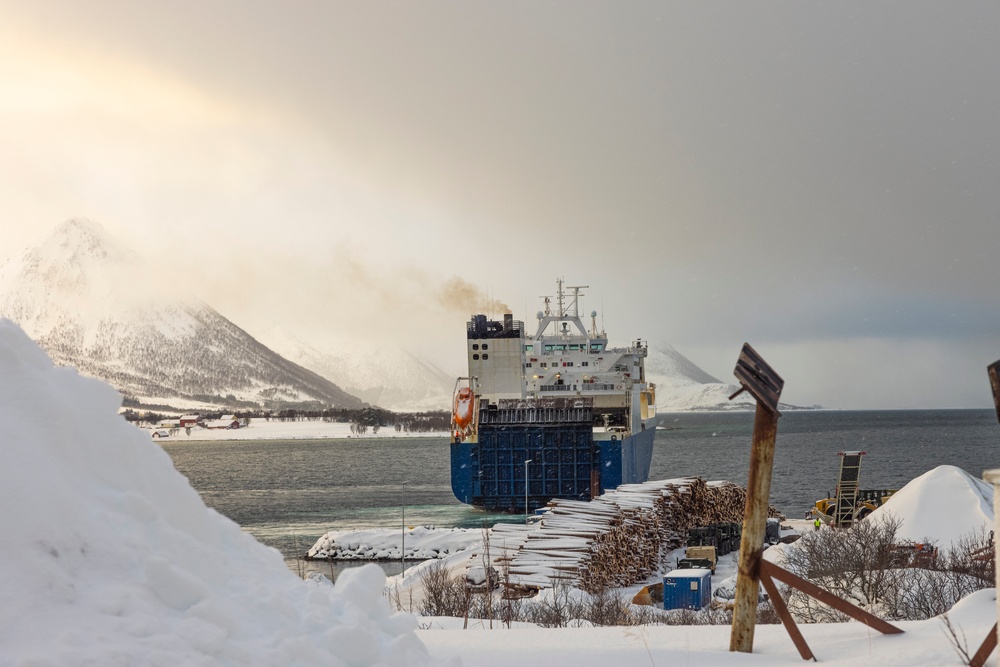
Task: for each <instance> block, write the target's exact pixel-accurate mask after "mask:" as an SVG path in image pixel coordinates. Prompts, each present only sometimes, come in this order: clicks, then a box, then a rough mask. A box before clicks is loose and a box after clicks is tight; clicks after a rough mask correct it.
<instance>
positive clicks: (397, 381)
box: [252, 323, 455, 412]
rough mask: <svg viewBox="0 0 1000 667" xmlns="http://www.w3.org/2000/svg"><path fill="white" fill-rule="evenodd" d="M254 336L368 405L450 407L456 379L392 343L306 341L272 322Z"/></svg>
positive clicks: (414, 409) (407, 408)
mask: <svg viewBox="0 0 1000 667" xmlns="http://www.w3.org/2000/svg"><path fill="white" fill-rule="evenodd" d="M252 333H253V335H254V337H255V338H257V340H259V341H261V342H262V343H264V344H265V345H267V346H268V347H269V348H271V349H272V350H274V351H275V352H277V353H278V354H280V355H281V356H283V357H285V358H286V359H289V360H291V361H294V362H295V363H297V364H299V365H300V366H303V367H305V368H308V369H309V370H311V371H313V372H315V373H317V374H319V375H321V376H323V377H325V378H326V379H328V380H330V381H331V382H336V383H337V385H338V386H340V387H342V388H343V389H344V391H346V392H347V393H349V394H351V395H352V396H357V397H358V398H360V399H361V400H363V401H364V402H366V403H370V404H372V405H377V406H379V407H382V408H386V409H387V410H394V411H396V412H425V411H431V410H448V409H450V406H451V397H452V392H453V391H454V388H455V378H453V377H451V376H449V375H447V374H446V373H445V372H444V371H442V370H441V369H439V368H438V367H437V366H435V365H434V364H432V363H430V362H427V361H424V360H422V359H419V358H418V357H416V356H414V355H413V354H411V353H410V352H407V351H406V350H403V349H400V348H398V347H395V346H393V345H389V344H380V343H376V342H372V341H369V340H356V339H346V338H342V337H339V336H337V335H335V334H330V335H329V336H328V337H327V338H326V339H325V340H324V341H323V342H322V343H319V342H314V343H309V342H306V341H305V340H303V339H302V338H301V337H299V336H295V335H293V334H292V333H290V332H289V331H287V330H285V329H284V328H283V327H281V326H280V325H278V324H276V323H274V324H271V325H270V326H267V327H262V328H260V329H254V330H253V331H252Z"/></svg>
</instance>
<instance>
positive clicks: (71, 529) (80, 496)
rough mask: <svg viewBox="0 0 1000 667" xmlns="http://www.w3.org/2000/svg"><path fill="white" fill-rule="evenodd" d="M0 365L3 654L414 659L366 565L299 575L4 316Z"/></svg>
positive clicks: (409, 632) (375, 574)
mask: <svg viewBox="0 0 1000 667" xmlns="http://www.w3.org/2000/svg"><path fill="white" fill-rule="evenodd" d="M0 377H2V378H3V382H2V383H0V443H3V450H2V451H3V454H2V456H3V465H2V466H0V508H2V509H0V534H2V535H3V540H2V541H0V590H2V591H3V598H4V599H3V604H2V605H0V665H20V664H32V665H55V664H59V665H111V664H136V665H169V666H170V667H174V666H176V665H241V666H242V665H283V666H284V665H317V664H324V665H345V664H346V665H372V664H384V665H407V666H411V665H414V664H418V665H419V664H427V662H428V656H427V653H426V650H425V649H424V647H423V645H422V644H421V642H420V641H419V640H418V639H417V638H416V635H415V634H414V632H413V630H414V629H415V627H416V621H415V620H414V618H413V617H411V616H409V615H403V614H393V613H392V612H391V611H390V607H389V604H388V602H387V601H386V600H385V598H384V597H383V596H382V589H383V586H384V583H385V576H384V574H383V573H382V571H381V570H380V569H379V568H378V567H377V566H374V565H370V566H366V567H362V568H357V569H355V570H352V571H351V572H348V573H344V574H343V575H341V577H340V578H339V580H338V582H337V585H336V587H333V586H329V585H324V584H322V583H314V582H308V583H307V582H303V581H301V580H299V579H298V578H296V577H295V576H294V575H293V574H292V573H291V572H289V570H288V568H287V567H286V566H285V564H284V562H283V560H282V558H281V555H280V554H279V553H278V552H277V551H275V550H273V549H270V548H267V547H264V546H262V545H260V544H259V543H257V542H256V541H255V540H254V539H253V538H251V537H250V536H249V535H247V534H246V533H244V532H243V531H241V530H240V528H239V526H237V525H236V524H235V523H233V522H232V521H230V520H228V519H226V518H224V517H222V516H221V515H219V514H218V513H216V512H215V511H213V510H210V509H208V508H206V506H205V505H204V503H202V501H201V499H200V497H199V496H198V494H197V493H196V492H195V491H194V490H193V489H192V488H191V487H190V485H189V484H188V482H187V480H186V479H185V478H184V477H183V476H182V475H180V474H179V473H177V471H176V470H175V469H174V467H173V465H172V463H171V461H170V458H169V457H168V456H167V455H166V454H165V453H164V452H163V451H162V450H161V449H160V448H159V447H157V446H156V445H155V444H154V443H153V442H152V441H151V440H150V438H149V435H148V434H145V433H143V432H141V431H139V430H137V429H136V428H134V427H133V426H130V425H129V424H127V423H126V422H125V421H124V420H123V419H122V418H121V417H120V416H119V415H118V414H117V409H118V407H119V405H120V400H121V399H120V396H119V395H118V393H117V392H116V391H114V390H113V389H111V388H110V387H109V386H107V385H105V384H103V383H101V382H99V381H96V380H92V379H88V378H84V377H81V376H79V375H78V374H77V373H76V371H74V370H72V369H69V368H60V367H55V366H53V364H52V363H51V361H50V360H49V359H48V357H47V356H46V355H45V353H44V352H42V351H41V349H39V348H38V346H36V345H35V344H34V343H33V342H31V341H30V340H29V339H28V337H27V336H26V335H25V334H24V333H23V332H22V331H21V330H20V329H18V328H17V327H16V326H15V325H13V324H12V323H11V322H9V321H6V320H3V321H0Z"/></svg>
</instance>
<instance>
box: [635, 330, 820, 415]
mask: <svg viewBox="0 0 1000 667" xmlns="http://www.w3.org/2000/svg"><path fill="white" fill-rule="evenodd" d="M646 378H647V379H648V380H650V381H651V382H655V383H656V409H657V410H658V411H660V412H692V411H713V412H730V411H746V410H753V409H755V408H756V405H757V404H756V401H755V400H754V398H753V396H752V395H751V394H750V393H749V392H743V393H742V394H740V395H739V396H737V397H735V398H733V399H732V400H730V398H729V397H730V396H732V395H733V394H735V393H736V392H737V391H739V389H740V385H739V384H736V383H727V382H721V381H720V380H718V379H716V378H714V377H712V376H711V375H709V374H708V373H706V372H705V371H703V370H702V369H701V368H699V367H698V366H697V365H696V364H695V363H694V362H692V361H691V360H690V359H688V358H687V357H685V356H684V355H683V354H681V353H680V352H678V351H677V350H675V349H674V348H673V346H671V345H668V344H665V343H662V344H660V345H651V346H650V348H649V354H648V355H647V357H646ZM778 407H779V409H781V410H801V409H805V408H800V407H798V406H794V405H789V404H787V403H779V404H778ZM814 407H817V406H814Z"/></svg>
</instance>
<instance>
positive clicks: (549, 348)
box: [545, 345, 555, 352]
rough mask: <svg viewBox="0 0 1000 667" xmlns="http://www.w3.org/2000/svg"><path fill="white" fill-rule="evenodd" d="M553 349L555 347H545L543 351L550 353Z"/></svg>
mask: <svg viewBox="0 0 1000 667" xmlns="http://www.w3.org/2000/svg"><path fill="white" fill-rule="evenodd" d="M553 349H555V345H546V346H545V351H546V352H551V351H552V350H553Z"/></svg>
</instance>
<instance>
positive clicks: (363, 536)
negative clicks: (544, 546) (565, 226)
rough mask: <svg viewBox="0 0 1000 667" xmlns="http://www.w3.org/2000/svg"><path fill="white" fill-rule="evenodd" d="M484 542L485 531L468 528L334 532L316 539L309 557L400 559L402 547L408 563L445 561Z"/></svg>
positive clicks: (426, 527)
mask: <svg viewBox="0 0 1000 667" xmlns="http://www.w3.org/2000/svg"><path fill="white" fill-rule="evenodd" d="M482 541H483V531H482V530H479V529H468V528H433V527H430V526H416V527H412V526H410V527H408V528H407V530H406V534H405V536H404V535H403V533H402V528H399V529H396V530H390V529H387V528H372V529H370V530H350V531H337V530H331V531H330V532H328V533H327V534H326V535H323V536H322V537H321V538H319V539H318V540H316V544H314V545H313V546H312V548H311V549H309V551H308V553H307V554H306V557H307V558H319V559H323V558H334V559H337V560H399V552H400V548H401V547H402V549H403V550H404V552H405V553H404V556H403V557H404V559H405V560H429V559H431V558H444V557H446V556H449V555H451V554H455V553H458V552H460V551H464V550H466V549H468V548H469V547H471V546H473V545H475V544H479V543H481V542H482Z"/></svg>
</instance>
